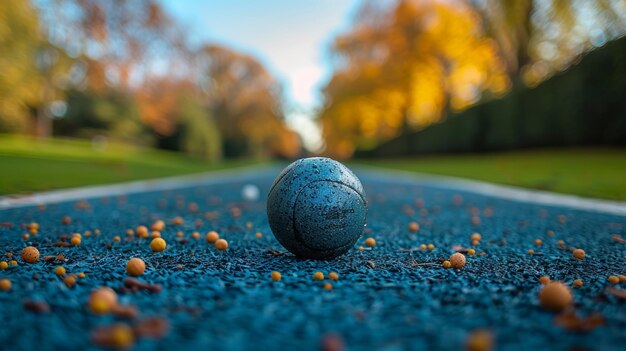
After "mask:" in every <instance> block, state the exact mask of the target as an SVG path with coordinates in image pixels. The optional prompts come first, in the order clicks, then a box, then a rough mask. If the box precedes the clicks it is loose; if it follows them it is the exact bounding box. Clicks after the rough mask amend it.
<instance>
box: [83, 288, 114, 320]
mask: <svg viewBox="0 0 626 351" xmlns="http://www.w3.org/2000/svg"><path fill="white" fill-rule="evenodd" d="M88 306H89V309H90V310H91V312H93V313H95V314H105V313H109V312H111V311H112V310H113V309H114V308H115V307H116V306H117V294H116V293H115V291H113V289H111V288H108V287H102V288H98V289H96V290H94V291H92V292H91V294H89V302H88Z"/></svg>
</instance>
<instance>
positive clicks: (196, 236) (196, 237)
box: [191, 232, 200, 240]
mask: <svg viewBox="0 0 626 351" xmlns="http://www.w3.org/2000/svg"><path fill="white" fill-rule="evenodd" d="M191 237H192V238H194V239H195V240H198V239H200V233H198V232H193V233H192V234H191Z"/></svg>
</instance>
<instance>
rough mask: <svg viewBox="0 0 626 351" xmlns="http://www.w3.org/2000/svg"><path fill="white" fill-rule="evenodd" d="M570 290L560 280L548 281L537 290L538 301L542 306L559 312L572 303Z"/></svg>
mask: <svg viewBox="0 0 626 351" xmlns="http://www.w3.org/2000/svg"><path fill="white" fill-rule="evenodd" d="M572 301H573V298H572V292H571V290H570V289H569V287H568V286H567V285H565V284H563V283H561V282H550V283H548V284H546V285H544V287H543V288H542V289H541V290H540V291H539V302H540V303H541V306H543V308H545V309H547V310H550V311H554V312H559V311H562V310H564V309H565V308H567V307H569V306H570V305H571V304H572Z"/></svg>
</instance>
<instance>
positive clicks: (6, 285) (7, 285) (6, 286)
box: [0, 278, 12, 291]
mask: <svg viewBox="0 0 626 351" xmlns="http://www.w3.org/2000/svg"><path fill="white" fill-rule="evenodd" d="M11 286H12V284H11V281H10V280H8V279H6V278H4V279H0V290H2V291H9V290H11Z"/></svg>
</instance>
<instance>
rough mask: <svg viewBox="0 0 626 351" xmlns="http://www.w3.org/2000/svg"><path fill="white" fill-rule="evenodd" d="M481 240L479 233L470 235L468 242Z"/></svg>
mask: <svg viewBox="0 0 626 351" xmlns="http://www.w3.org/2000/svg"><path fill="white" fill-rule="evenodd" d="M480 239H482V236H481V235H480V234H479V233H474V234H472V235H470V240H472V241H474V240H480Z"/></svg>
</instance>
